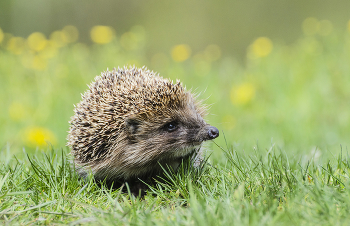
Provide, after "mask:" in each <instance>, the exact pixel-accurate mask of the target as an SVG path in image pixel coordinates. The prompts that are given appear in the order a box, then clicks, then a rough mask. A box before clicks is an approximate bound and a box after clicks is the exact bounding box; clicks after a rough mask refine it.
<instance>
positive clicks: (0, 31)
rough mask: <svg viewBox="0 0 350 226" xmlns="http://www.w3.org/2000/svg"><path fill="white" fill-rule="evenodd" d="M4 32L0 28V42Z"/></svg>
mask: <svg viewBox="0 0 350 226" xmlns="http://www.w3.org/2000/svg"><path fill="white" fill-rule="evenodd" d="M4 36H5V35H4V32H3V31H2V30H1V28H0V43H1V42H2V40H3V39H4Z"/></svg>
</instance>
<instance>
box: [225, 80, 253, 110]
mask: <svg viewBox="0 0 350 226" xmlns="http://www.w3.org/2000/svg"><path fill="white" fill-rule="evenodd" d="M230 97H231V101H232V103H233V104H235V105H245V104H247V103H249V102H251V101H252V100H253V99H254V97H255V86H254V85H253V84H251V83H242V84H240V85H238V86H234V87H232V89H231V95H230Z"/></svg>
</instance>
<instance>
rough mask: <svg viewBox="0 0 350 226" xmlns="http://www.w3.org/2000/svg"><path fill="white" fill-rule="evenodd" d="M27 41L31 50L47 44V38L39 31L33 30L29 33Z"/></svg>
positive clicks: (40, 48) (39, 48)
mask: <svg viewBox="0 0 350 226" xmlns="http://www.w3.org/2000/svg"><path fill="white" fill-rule="evenodd" d="M27 42H28V47H29V48H30V49H31V50H34V51H37V52H38V51H41V50H43V49H44V48H45V47H46V45H47V39H46V37H45V35H44V34H43V33H40V32H34V33H32V34H31V35H29V37H28V39H27Z"/></svg>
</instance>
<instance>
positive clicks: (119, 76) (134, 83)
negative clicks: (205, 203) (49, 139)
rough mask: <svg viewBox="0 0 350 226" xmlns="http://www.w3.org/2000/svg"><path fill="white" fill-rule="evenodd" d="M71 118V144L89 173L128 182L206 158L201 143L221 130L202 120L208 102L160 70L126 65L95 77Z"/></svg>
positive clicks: (79, 164)
mask: <svg viewBox="0 0 350 226" xmlns="http://www.w3.org/2000/svg"><path fill="white" fill-rule="evenodd" d="M74 113H75V114H74V115H73V116H72V118H71V120H70V122H69V123H70V129H69V132H68V137H67V140H68V143H67V146H69V147H70V148H71V154H72V156H73V158H74V165H75V169H76V170H77V172H78V174H79V175H80V176H81V177H83V178H85V177H87V175H88V174H89V173H92V174H93V176H94V178H95V179H97V180H100V181H104V180H105V181H112V182H113V181H118V182H123V183H125V182H128V181H133V180H138V179H141V180H143V181H147V179H149V178H153V177H156V176H158V175H161V174H162V173H163V172H164V169H165V168H167V167H169V168H171V169H173V170H174V172H176V170H177V168H178V167H179V165H180V164H181V162H182V161H183V160H184V159H189V158H190V162H192V164H193V165H194V166H195V167H198V165H199V164H200V162H201V161H202V160H203V152H204V151H203V150H202V149H203V147H202V143H203V142H204V141H206V140H212V139H214V138H216V137H218V136H219V130H218V129H217V128H216V127H214V126H211V125H209V124H208V123H206V122H205V121H204V117H205V115H206V107H205V106H204V105H203V104H202V101H198V100H196V96H195V95H193V94H192V93H191V91H187V90H186V88H185V87H184V86H183V85H182V83H181V82H180V81H179V80H177V81H176V82H175V83H174V82H173V81H171V80H169V79H164V78H163V77H160V76H159V74H157V73H155V72H153V71H150V70H148V69H147V68H146V67H145V66H144V67H142V68H136V67H125V66H124V67H123V68H119V67H118V69H116V68H114V69H113V70H112V71H109V70H108V69H107V71H105V72H102V73H101V75H100V76H96V77H95V81H93V82H92V83H91V84H90V85H89V89H88V90H87V91H86V92H85V93H84V94H82V100H81V101H80V102H79V103H78V104H77V105H76V106H75V109H74Z"/></svg>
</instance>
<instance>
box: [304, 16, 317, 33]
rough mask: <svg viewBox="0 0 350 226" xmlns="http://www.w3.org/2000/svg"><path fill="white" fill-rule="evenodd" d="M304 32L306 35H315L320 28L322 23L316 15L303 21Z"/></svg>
mask: <svg viewBox="0 0 350 226" xmlns="http://www.w3.org/2000/svg"><path fill="white" fill-rule="evenodd" d="M302 28H303V32H304V34H306V35H314V34H316V33H317V32H318V31H319V29H320V23H319V22H318V20H317V19H316V18H314V17H308V18H306V19H305V20H304V21H303V24H302Z"/></svg>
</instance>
